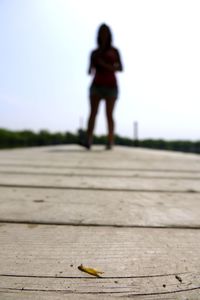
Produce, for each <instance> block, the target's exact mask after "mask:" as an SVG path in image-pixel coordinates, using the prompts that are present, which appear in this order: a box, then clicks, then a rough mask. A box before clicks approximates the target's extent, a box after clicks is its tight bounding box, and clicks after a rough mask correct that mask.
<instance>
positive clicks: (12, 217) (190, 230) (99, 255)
mask: <svg viewBox="0 0 200 300" xmlns="http://www.w3.org/2000/svg"><path fill="white" fill-rule="evenodd" d="M81 264H83V265H84V266H88V267H90V268H95V269H97V270H101V271H102V272H104V273H103V274H102V278H97V277H93V276H91V275H89V274H87V273H83V272H81V271H80V270H79V269H78V266H80V265H81ZM0 299H1V300H8V299H9V300H11V299H17V300H19V299H20V300H33V299H39V300H40V299H41V300H44V299H50V300H64V299H70V300H71V299H72V300H75V299H83V300H87V299H88V300H93V299H100V300H101V299H102V300H104V299H134V300H164V299H165V300H175V299H178V300H199V299H200V156H197V155H191V154H182V153H175V152H165V151H153V150H145V149H132V148H125V147H124V148H123V147H116V148H115V149H114V151H104V149H103V147H100V146H99V147H94V149H93V150H92V151H90V152H88V151H85V150H84V149H82V148H80V147H79V146H75V145H72V146H59V147H41V148H32V149H23V150H21V149H20V150H9V151H8V150H7V151H0Z"/></svg>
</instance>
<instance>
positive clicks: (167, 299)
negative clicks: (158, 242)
mask: <svg viewBox="0 0 200 300" xmlns="http://www.w3.org/2000/svg"><path fill="white" fill-rule="evenodd" d="M199 297H200V292H199V290H189V291H184V292H176V293H166V294H157V295H156V294H154V295H142V296H135V295H134V296H126V295H121V294H119V295H118V294H115V295H113V294H107V295H104V294H100V293H99V294H93V295H87V294H78V295H77V294H68V293H65V292H47V291H45V292H44V291H43V292H35V291H27V290H26V291H24V290H22V291H14V290H13V291H10V290H9V289H8V290H1V289H0V299H2V300H13V299H15V300H35V299H37V300H46V299H48V300H66V299H67V300H77V299H78V300H94V299H99V300H108V299H119V298H120V299H122V300H125V299H126V300H130V299H134V300H198V299H199Z"/></svg>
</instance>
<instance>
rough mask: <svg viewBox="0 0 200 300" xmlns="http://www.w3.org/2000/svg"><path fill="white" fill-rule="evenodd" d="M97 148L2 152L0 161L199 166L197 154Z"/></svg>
mask: <svg viewBox="0 0 200 300" xmlns="http://www.w3.org/2000/svg"><path fill="white" fill-rule="evenodd" d="M95 149H96V150H94V151H91V152H88V151H85V150H83V149H82V148H79V147H78V146H72V147H71V148H69V146H62V147H61V146H60V147H41V148H31V149H30V148H29V149H23V150H22V149H20V150H12V151H1V152H0V164H4V165H8V164H11V165H12V164H18V165H34V164H36V165H37V164H39V165H40V166H57V167H63V166H64V167H66V168H67V167H88V166H89V167H90V168H95V167H97V168H98V167H101V168H108V167H109V168H125V169H131V168H139V169H164V170H165V169H166V170H186V171H187V170H191V171H192V170H196V171H199V169H200V157H199V156H198V155H194V154H182V153H180V152H170V151H169V152H168V151H158V150H157V151H155V150H149V149H147V150H146V149H134V148H128V147H116V148H115V150H114V151H113V152H112V151H111V152H108V151H107V152H106V151H102V149H103V148H102V147H95ZM113 154H114V155H113ZM33 157H34V160H33V159H32V158H33Z"/></svg>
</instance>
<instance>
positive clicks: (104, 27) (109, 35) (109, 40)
mask: <svg viewBox="0 0 200 300" xmlns="http://www.w3.org/2000/svg"><path fill="white" fill-rule="evenodd" d="M103 30H106V31H107V41H106V46H105V45H104V46H105V47H106V48H110V47H111V44H112V33H111V30H110V27H109V26H108V25H106V24H101V25H100V27H99V29H98V32H97V44H98V46H99V47H101V46H102V44H103V41H102V37H101V33H102V31H103Z"/></svg>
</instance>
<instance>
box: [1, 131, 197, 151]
mask: <svg viewBox="0 0 200 300" xmlns="http://www.w3.org/2000/svg"><path fill="white" fill-rule="evenodd" d="M85 137H86V132H85V131H84V130H82V129H79V130H78V132H77V134H74V133H71V132H68V131H67V132H64V133H62V132H55V133H50V132H49V131H48V130H41V131H39V132H38V133H35V132H33V131H31V130H23V131H11V130H7V129H3V128H0V149H5V148H16V147H33V146H45V145H63V144H78V143H79V142H80V139H83V140H84V139H85ZM93 142H94V144H96V145H105V144H106V143H107V137H106V136H105V135H102V136H96V135H95V136H94V139H93ZM115 144H116V145H121V146H129V147H142V148H151V149H163V150H172V151H182V152H191V153H200V141H196V142H192V141H187V140H185V141H179V140H174V141H166V140H163V139H145V140H137V141H134V140H132V139H130V138H127V137H121V136H119V135H116V136H115Z"/></svg>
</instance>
